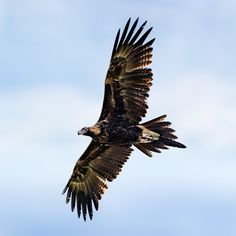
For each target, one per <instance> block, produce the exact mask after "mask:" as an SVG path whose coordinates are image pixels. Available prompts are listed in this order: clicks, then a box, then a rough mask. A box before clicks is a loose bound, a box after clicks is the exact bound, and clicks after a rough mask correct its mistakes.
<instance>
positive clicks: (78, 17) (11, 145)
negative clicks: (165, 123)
mask: <svg viewBox="0 0 236 236" xmlns="http://www.w3.org/2000/svg"><path fill="white" fill-rule="evenodd" d="M138 16H139V17H140V23H141V21H144V20H148V24H147V26H148V27H151V26H153V27H154V29H153V31H152V33H151V36H150V38H151V37H155V38H156V41H155V43H154V58H153V64H152V69H153V72H154V83H153V87H152V89H151V91H150V97H149V100H148V102H149V110H148V114H147V116H146V118H145V119H144V121H147V120H148V119H151V118H155V117H157V116H159V115H162V114H168V120H170V121H172V123H173V126H172V127H173V128H174V129H176V130H177V135H178V137H179V141H180V142H183V143H184V144H185V145H187V147H188V148H187V149H185V150H180V149H174V148H173V149H170V150H168V151H164V152H163V153H162V154H154V155H153V157H152V158H151V159H150V158H147V157H146V156H144V154H142V153H141V152H139V151H137V150H135V151H134V152H133V153H132V156H131V158H130V160H129V161H128V162H127V163H126V165H125V166H124V168H123V171H122V173H121V174H120V175H119V177H118V178H117V179H116V180H114V181H113V182H112V183H110V184H109V189H108V190H107V192H106V193H105V194H104V196H103V199H102V201H101V202H100V209H99V211H98V212H95V214H94V219H93V221H87V222H86V223H84V222H83V221H82V220H81V219H80V220H78V219H77V215H76V213H71V211H70V207H69V206H68V205H66V204H65V196H62V195H61V192H62V189H63V188H64V186H65V184H66V182H67V180H68V178H69V177H70V174H71V171H72V169H73V167H74V164H75V162H76V160H77V159H78V158H79V157H80V155H81V154H82V153H83V151H84V149H85V148H86V146H87V145H88V143H89V142H90V139H89V138H88V137H83V136H82V137H78V136H77V130H79V129H80V128H82V127H84V126H88V125H92V124H93V123H95V122H96V120H97V119H98V116H99V114H100V110H101V106H102V100H103V90H104V78H105V74H106V70H107V68H108V64H109V59H110V54H111V50H112V46H113V42H114V39H115V35H116V32H117V30H118V28H120V27H121V28H123V27H124V25H125V23H126V21H127V20H128V18H129V17H132V19H133V20H134V19H136V17H138ZM235 42H236V3H235V1H233V0H224V1H223V0H222V1H217V0H214V1H213V0H204V1H203V0H198V1H187V0H180V1H169V0H166V1H164V0H161V1H159V0H147V1H139V0H135V1H134V0H130V1H108V0H107V1H105V0H101V1H91V0H83V1H82V0H79V1H76V0H69V1H68V0H67V1H66V0H41V1H33V0H31V1H29V0H28V1H27V0H22V1H16V0H0V143H1V144H0V159H1V165H0V186H1V189H0V193H1V198H0V235H1V236H15V235H17V236H21V235H22V236H23V235H24V236H25V235H34V236H37V235H40V236H42V235H59V236H61V235H93V234H96V235H97V236H100V235H103V236H107V235H114V236H116V235H122V234H123V235H137V236H138V235H160V236H199V235H201V236H211V235H212V236H222V235H226V236H234V235H236V151H235V146H236V139H235V131H236V121H235V118H236V104H235V103H236V81H235V75H236V66H235V54H236V48H235Z"/></svg>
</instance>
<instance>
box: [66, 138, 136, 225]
mask: <svg viewBox="0 0 236 236" xmlns="http://www.w3.org/2000/svg"><path fill="white" fill-rule="evenodd" d="M131 151H132V149H131V147H130V146H125V147H120V146H104V145H102V146H101V145H100V144H98V143H95V142H93V141H92V142H91V143H90V145H89V146H88V148H87V149H86V151H85V152H84V154H83V155H82V156H81V158H80V159H79V160H78V161H77V163H76V165H75V167H74V170H73V173H72V176H71V178H70V179H69V181H68V183H67V185H66V187H65V189H64V190H63V193H65V192H66V191H67V197H66V202H67V203H69V201H71V210H72V211H74V209H75V206H77V213H78V217H80V215H81V212H82V214H83V218H84V220H86V215H87V213H88V214H89V217H90V219H92V217H93V206H94V208H95V209H96V210H98V201H99V200H100V199H101V197H102V194H103V193H104V191H105V190H106V189H107V187H108V186H107V181H112V180H113V179H115V178H116V177H117V175H118V174H119V173H120V171H121V169H122V167H123V164H124V163H125V162H126V161H127V160H128V158H129V155H130V154H131ZM92 205H93V206H92Z"/></svg>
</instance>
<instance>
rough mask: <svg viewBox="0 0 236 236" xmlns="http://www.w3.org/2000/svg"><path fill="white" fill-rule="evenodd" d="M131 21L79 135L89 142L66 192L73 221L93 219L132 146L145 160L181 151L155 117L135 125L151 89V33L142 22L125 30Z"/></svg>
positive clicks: (171, 133) (120, 37)
mask: <svg viewBox="0 0 236 236" xmlns="http://www.w3.org/2000/svg"><path fill="white" fill-rule="evenodd" d="M130 22H131V19H129V20H128V22H127V23H126V25H125V28H124V30H123V32H122V34H121V31H120V30H119V31H118V33H117V35H116V39H115V43H114V46H113V50H112V56H111V60H110V65H109V68H108V71H107V75H106V79H105V94H104V101H103V107H102V112H101V114H100V117H99V119H98V121H97V122H96V124H95V125H93V126H91V127H84V128H83V129H81V130H80V131H78V134H79V135H87V136H90V137H91V138H92V141H91V143H90V144H89V146H88V147H87V149H86V150H85V152H84V153H83V154H82V156H81V157H80V159H79V160H78V161H77V163H76V165H75V167H74V169H73V172H72V175H71V177H70V179H69V181H68V183H67V185H66V186H65V188H64V190H63V193H66V203H69V202H70V204H71V210H72V211H74V209H77V214H78V217H80V216H81V214H82V215H83V219H84V220H86V217H87V214H88V215H89V217H90V219H92V217H93V209H94V208H95V209H96V210H98V207H99V200H101V198H102V195H103V194H104V192H105V190H106V189H107V188H108V184H107V183H108V181H112V180H113V179H115V178H116V177H117V176H118V175H119V173H120V172H121V170H122V168H123V165H124V163H125V162H126V161H127V160H128V158H129V156H130V154H131V152H132V150H133V149H132V145H134V146H135V147H137V148H138V149H139V150H140V151H142V152H143V153H144V154H146V155H147V156H152V152H160V150H161V149H168V147H169V146H171V147H178V148H185V146H184V145H183V144H181V143H179V142H177V141H176V139H177V137H176V135H175V134H174V132H175V131H174V130H173V129H172V128H171V127H170V125H171V123H170V122H168V121H165V118H166V116H165V115H164V116H160V117H158V118H156V119H153V120H151V121H148V122H145V123H142V124H140V121H141V120H142V118H143V117H144V116H145V114H146V112H147V108H148V105H147V97H148V92H149V89H150V87H151V85H152V80H153V74H152V70H151V68H149V66H150V64H151V62H152V51H153V48H152V44H153V42H154V40H155V39H151V40H149V41H148V42H146V39H147V37H148V35H149V34H150V32H151V30H152V28H149V29H148V30H147V31H146V32H144V33H143V30H144V26H145V25H146V23H147V21H145V22H144V23H143V24H142V25H141V26H140V27H138V28H137V25H138V19H136V21H135V22H134V23H133V25H132V26H131V27H130Z"/></svg>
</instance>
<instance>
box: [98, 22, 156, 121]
mask: <svg viewBox="0 0 236 236" xmlns="http://www.w3.org/2000/svg"><path fill="white" fill-rule="evenodd" d="M137 24H138V19H137V20H136V21H135V22H134V24H133V25H132V27H131V28H130V29H129V25H130V19H129V20H128V22H127V24H126V26H125V28H124V31H123V33H122V35H121V37H120V30H119V31H118V33H117V35H116V39H115V43H114V47H113V51H112V56H111V61H110V66H109V69H108V72H107V75H106V79H105V95H104V101H103V108H102V112H101V115H100V118H99V121H100V120H103V119H108V120H109V118H113V117H120V118H122V119H125V120H128V121H129V122H131V123H134V124H135V123H138V122H139V121H140V120H141V119H142V117H144V116H145V114H146V109H147V108H148V106H147V104H146V99H147V97H148V91H149V88H150V86H151V85H152V83H151V81H152V70H151V69H150V68H147V66H149V65H150V64H151V62H152V43H153V42H154V40H155V39H152V40H150V41H148V42H146V43H145V40H146V38H147V37H148V35H149V33H150V32H151V30H152V28H150V29H148V30H147V31H146V32H145V33H143V34H141V33H142V30H143V28H144V26H145V24H146V21H145V22H144V23H143V24H142V25H141V26H140V28H138V30H136V32H135V29H136V26H137Z"/></svg>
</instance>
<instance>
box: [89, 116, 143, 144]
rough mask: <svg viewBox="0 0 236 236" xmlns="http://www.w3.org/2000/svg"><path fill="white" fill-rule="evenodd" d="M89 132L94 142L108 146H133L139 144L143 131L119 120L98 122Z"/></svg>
mask: <svg viewBox="0 0 236 236" xmlns="http://www.w3.org/2000/svg"><path fill="white" fill-rule="evenodd" d="M88 130H89V132H88V134H87V135H88V136H91V137H92V138H93V140H94V141H96V142H99V143H103V144H107V145H112V144H119V145H128V144H133V143H135V142H138V140H139V137H140V134H141V131H142V130H141V129H140V128H138V127H137V126H136V125H132V124H129V123H127V122H125V121H123V120H117V119H115V120H113V121H111V122H107V121H105V120H103V121H100V122H97V123H96V124H95V125H94V126H92V127H89V128H88ZM84 135H86V133H85V134H84Z"/></svg>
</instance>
